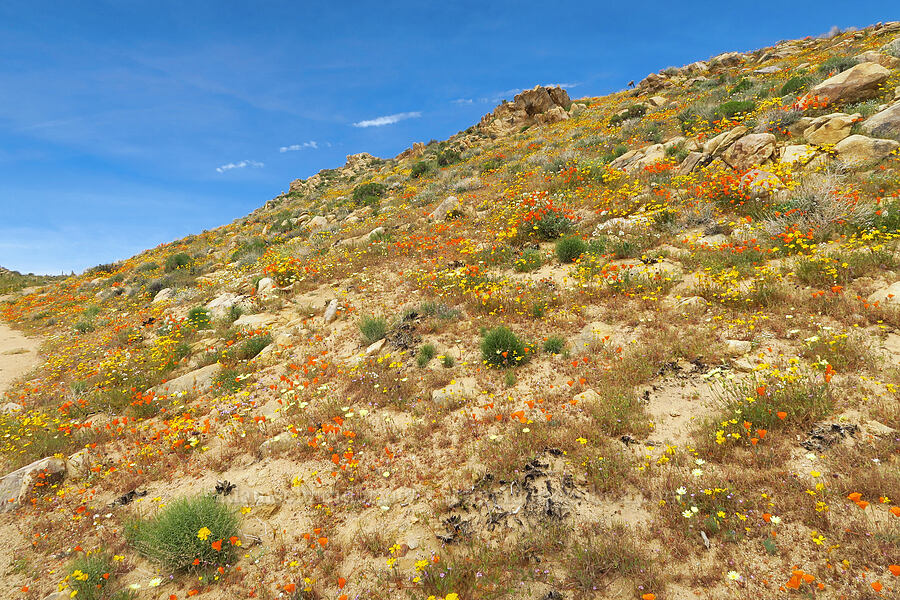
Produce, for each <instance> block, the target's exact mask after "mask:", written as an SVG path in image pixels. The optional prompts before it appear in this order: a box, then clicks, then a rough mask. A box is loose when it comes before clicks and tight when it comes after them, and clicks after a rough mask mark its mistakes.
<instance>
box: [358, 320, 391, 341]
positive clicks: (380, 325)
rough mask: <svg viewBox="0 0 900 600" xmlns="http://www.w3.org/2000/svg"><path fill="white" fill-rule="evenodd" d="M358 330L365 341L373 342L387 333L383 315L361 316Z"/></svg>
mask: <svg viewBox="0 0 900 600" xmlns="http://www.w3.org/2000/svg"><path fill="white" fill-rule="evenodd" d="M359 331H360V333H362V336H363V339H364V340H366V342H367V343H369V344H374V343H375V342H377V341H378V340H380V339H381V338H383V337H384V336H385V334H386V333H387V321H386V320H385V319H384V318H383V317H372V316H366V317H363V318H362V319H361V320H360V321H359Z"/></svg>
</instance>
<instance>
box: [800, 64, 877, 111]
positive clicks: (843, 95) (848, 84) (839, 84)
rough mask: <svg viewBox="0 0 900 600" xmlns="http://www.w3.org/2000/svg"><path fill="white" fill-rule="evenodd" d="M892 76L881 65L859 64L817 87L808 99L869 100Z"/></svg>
mask: <svg viewBox="0 0 900 600" xmlns="http://www.w3.org/2000/svg"><path fill="white" fill-rule="evenodd" d="M890 75H891V72H890V71H889V70H888V69H885V68H884V67H882V66H881V65H879V64H876V63H871V62H866V63H862V64H858V65H856V66H855V67H851V68H849V69H847V70H846V71H843V72H841V73H838V74H837V75H835V76H834V77H829V78H828V79H826V80H825V81H823V82H822V83H820V84H819V85H817V86H815V87H814V88H812V89H811V90H810V92H809V94H807V97H813V96H819V97H820V98H822V97H826V98H828V99H829V100H830V101H831V102H833V103H847V102H859V101H860V100H868V99H869V98H874V97H875V96H877V95H878V94H879V88H880V87H881V86H882V84H884V82H885V81H887V80H888V77H890Z"/></svg>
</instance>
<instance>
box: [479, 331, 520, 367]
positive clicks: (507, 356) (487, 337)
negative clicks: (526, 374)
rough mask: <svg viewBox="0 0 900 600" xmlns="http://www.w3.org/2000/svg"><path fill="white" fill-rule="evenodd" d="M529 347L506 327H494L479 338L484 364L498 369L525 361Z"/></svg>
mask: <svg viewBox="0 0 900 600" xmlns="http://www.w3.org/2000/svg"><path fill="white" fill-rule="evenodd" d="M530 353H531V348H530V347H529V346H528V345H526V344H525V343H523V342H522V340H520V339H519V337H518V336H517V335H516V334H515V333H513V332H512V330H511V329H509V328H508V327H503V326H500V327H495V328H494V329H491V330H489V331H487V332H486V333H485V334H484V337H483V338H482V340H481V357H482V359H484V362H485V364H487V365H490V366H492V367H496V368H498V369H501V368H504V367H515V366H517V365H519V364H522V363H523V362H526V361H527V360H528V358H529V355H530Z"/></svg>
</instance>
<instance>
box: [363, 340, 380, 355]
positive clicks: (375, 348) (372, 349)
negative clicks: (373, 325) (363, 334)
mask: <svg viewBox="0 0 900 600" xmlns="http://www.w3.org/2000/svg"><path fill="white" fill-rule="evenodd" d="M382 348H384V338H381V339H380V340H378V341H377V342H375V343H372V344H369V346H368V348H366V356H372V355H373V354H378V353H379V352H381V349H382Z"/></svg>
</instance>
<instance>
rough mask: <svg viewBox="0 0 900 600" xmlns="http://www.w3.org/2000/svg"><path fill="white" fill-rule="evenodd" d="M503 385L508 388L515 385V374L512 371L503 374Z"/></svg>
mask: <svg viewBox="0 0 900 600" xmlns="http://www.w3.org/2000/svg"><path fill="white" fill-rule="evenodd" d="M503 385H504V386H505V387H508V388H511V387H513V386H514V385H516V373H515V372H514V371H507V372H506V373H504V374H503Z"/></svg>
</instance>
